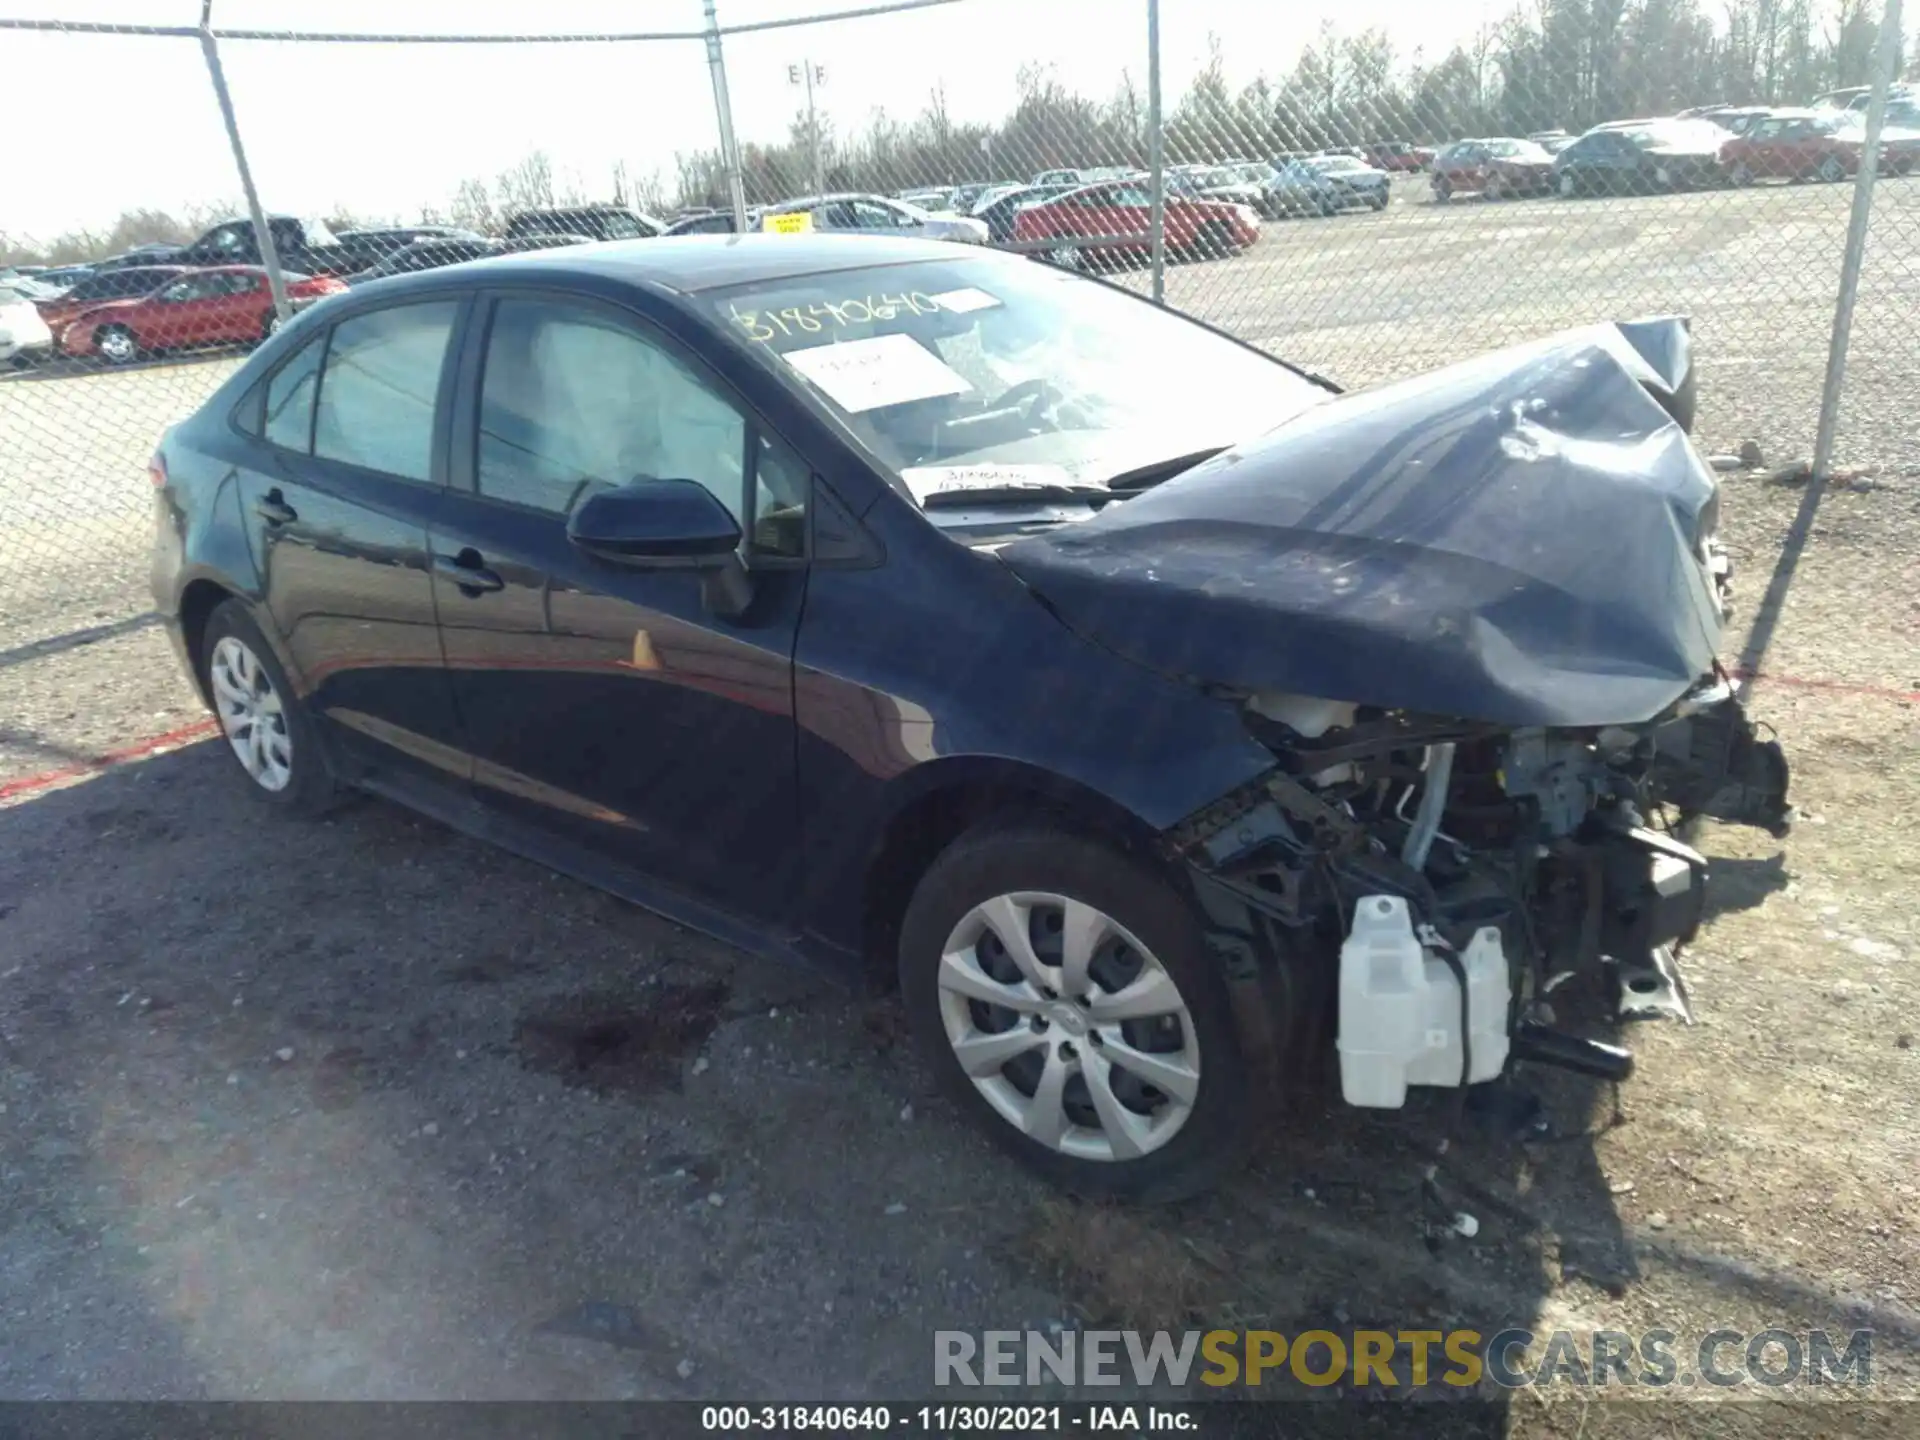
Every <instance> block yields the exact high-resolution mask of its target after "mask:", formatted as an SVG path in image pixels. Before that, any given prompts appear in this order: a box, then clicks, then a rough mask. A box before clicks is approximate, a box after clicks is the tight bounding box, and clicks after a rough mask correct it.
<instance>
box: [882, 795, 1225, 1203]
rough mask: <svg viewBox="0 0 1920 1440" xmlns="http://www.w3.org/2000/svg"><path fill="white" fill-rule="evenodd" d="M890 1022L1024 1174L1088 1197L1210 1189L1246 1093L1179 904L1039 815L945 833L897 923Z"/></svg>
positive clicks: (1149, 875)
mask: <svg viewBox="0 0 1920 1440" xmlns="http://www.w3.org/2000/svg"><path fill="white" fill-rule="evenodd" d="M900 983H901V989H902V992H903V995H904V998H905V1001H906V1005H907V1012H908V1018H909V1020H910V1021H911V1023H912V1025H913V1028H914V1031H915V1033H916V1035H917V1037H918V1039H919V1041H920V1043H921V1045H922V1047H923V1048H924V1050H925V1051H926V1053H927V1055H928V1057H929V1059H930V1060H931V1062H932V1064H933V1066H934V1068H935V1069H936V1070H937V1071H938V1073H939V1077H940V1080H941V1083H942V1085H943V1086H944V1087H945V1089H946V1090H947V1092H948V1093H949V1094H950V1095H952V1097H953V1098H954V1100H955V1101H956V1102H957V1103H958V1104H959V1105H960V1106H961V1108H962V1109H964V1110H966V1111H967V1112H968V1114H969V1115H970V1116H971V1117H972V1119H973V1120H974V1121H975V1122H976V1123H977V1124H979V1125H980V1126H981V1127H983V1128H984V1129H985V1130H987V1131H988V1132H989V1134H990V1135H991V1136H992V1137H993V1138H994V1139H995V1140H996V1141H998V1142H999V1143H1000V1144H1001V1145H1003V1146H1005V1147H1006V1148H1008V1149H1009V1150H1011V1151H1012V1152H1013V1153H1014V1154H1015V1155H1016V1156H1018V1157H1019V1158H1020V1159H1021V1160H1022V1161H1024V1162H1025V1163H1026V1164H1027V1165H1028V1166H1030V1167H1031V1168H1032V1169H1034V1170H1036V1171H1037V1172H1039V1173H1040V1174H1041V1175H1043V1176H1044V1177H1046V1178H1047V1179H1048V1180H1050V1181H1052V1182H1053V1183H1054V1184H1056V1185H1059V1186H1061V1187H1062V1188H1064V1189H1067V1190H1070V1191H1073V1192H1075V1193H1078V1194H1082V1195H1088V1196H1105V1197H1124V1198H1128V1199H1136V1200H1151V1201H1163V1200H1174V1199H1179V1198H1181V1197H1183V1196H1187V1195H1192V1194H1195V1193H1197V1192H1199V1191H1201V1190H1204V1189H1207V1188H1208V1187H1209V1186H1211V1185H1213V1184H1214V1183H1215V1182H1216V1181H1218V1180H1219V1179H1220V1177H1221V1176H1222V1175H1223V1174H1224V1173H1225V1172H1226V1171H1227V1169H1228V1168H1229V1167H1230V1166H1231V1165H1232V1164H1234V1163H1235V1162H1236V1161H1237V1160H1238V1159H1239V1158H1240V1156H1241V1153H1242V1150H1243V1147H1244V1145H1245V1141H1246V1139H1247V1134H1248V1131H1249V1128H1250V1127H1249V1124H1248V1121H1249V1118H1250V1115H1251V1113H1252V1112H1253V1110H1254V1109H1255V1106H1254V1105H1253V1104H1252V1103H1250V1099H1249V1094H1248V1087H1247V1083H1246V1068H1245V1065H1244V1063H1243V1061H1242V1057H1241V1053H1240V1047H1239V1042H1238V1038H1237V1036H1236V1033H1235V1029H1234V1025H1233V1022H1232V1017H1231V1014H1230V1012H1229V1009H1228V1000H1227V994H1226V987H1225V983H1224V981H1223V979H1222V977H1221V975H1220V974H1219V973H1218V971H1217V970H1216V969H1215V968H1214V965H1213V962H1212V961H1211V960H1210V958H1209V957H1208V955H1207V951H1206V947H1205V944H1204V942H1203V939H1202V936H1201V931H1200V926H1199V922H1198V920H1197V918H1196V916H1195V913H1194V910H1193V907H1192V905H1191V903H1190V902H1189V900H1188V899H1187V898H1186V897H1185V896H1183V895H1182V894H1181V893H1179V892H1178V891H1176V890H1175V889H1174V887H1173V886H1172V885H1171V884H1170V883H1169V882H1168V881H1167V880H1166V879H1165V878H1163V877H1162V876H1161V875H1159V874H1157V873H1156V872H1154V871H1153V870H1150V869H1149V868H1147V867H1146V866H1144V865H1142V864H1140V863H1139V862H1137V861H1135V860H1133V859H1130V858H1128V857H1127V856H1125V855H1122V854H1121V853H1119V852H1118V851H1115V850H1113V849H1110V848H1108V847H1107V846H1106V845H1103V844H1100V843H1097V842H1095V841H1092V840H1089V839H1086V838H1083V837H1082V836H1079V835H1076V834H1072V833H1069V832H1066V831H1062V830H1058V829H1053V828H1048V827H1044V826H1041V825H1037V824H1036V825H1021V826H1007V827H987V828H982V829H979V830H976V831H973V832H971V833H969V834H967V835H965V836H963V837H961V839H960V840H958V841H956V842H955V843H954V844H953V845H952V846H951V847H950V848H949V849H948V850H947V851H946V852H945V853H944V854H942V855H941V856H940V858H939V859H938V860H936V861H935V862H934V864H933V867H932V868H931V869H930V870H929V871H928V872H927V874H926V876H925V877H924V878H923V879H922V880H921V881H920V884H919V886H918V887H917V888H916V890H915V891H914V895H913V899H912V901H911V903H910V904H909V905H908V907H907V913H906V918H905V921H904V923H903V925H902V927H901V941H900Z"/></svg>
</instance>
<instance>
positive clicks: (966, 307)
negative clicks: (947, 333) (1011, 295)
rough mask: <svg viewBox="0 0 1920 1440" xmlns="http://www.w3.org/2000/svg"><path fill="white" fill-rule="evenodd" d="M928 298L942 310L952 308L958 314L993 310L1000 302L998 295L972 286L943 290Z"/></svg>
mask: <svg viewBox="0 0 1920 1440" xmlns="http://www.w3.org/2000/svg"><path fill="white" fill-rule="evenodd" d="M928 298H929V299H931V300H932V301H933V303H934V304H936V305H938V306H939V307H940V308H941V309H942V310H951V311H952V312H953V313H954V314H956V315H965V314H966V313H967V312H968V311H971V310H991V309H993V307H994V306H996V305H998V304H999V303H1000V297H999V296H998V295H989V294H988V293H987V292H986V291H984V290H975V289H974V288H973V287H972V286H968V287H967V288H966V289H965V290H942V291H941V292H940V293H939V294H938V295H932V296H929V297H928Z"/></svg>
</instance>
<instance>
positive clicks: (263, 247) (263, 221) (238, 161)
mask: <svg viewBox="0 0 1920 1440" xmlns="http://www.w3.org/2000/svg"><path fill="white" fill-rule="evenodd" d="M200 53H201V54H202V55H204V56H206V58H207V74H208V75H209V76H211V77H212V80H213V98H214V99H215V100H218V101H219V102H220V118H221V119H222V120H224V121H226V124H227V143H228V144H229V145H231V146H232V147H233V163H234V166H235V168H237V169H238V170H239V171H240V188H241V190H242V191H244V192H245V194H246V197H247V214H248V215H250V216H251V217H252V218H253V238H254V242H255V243H256V244H257V245H259V247H260V262H261V263H262V264H263V265H265V266H266V267H267V289H268V290H270V291H271V292H272V294H273V313H274V314H275V315H277V316H279V317H280V319H281V320H283V321H284V320H286V319H287V318H288V317H289V316H291V315H292V314H293V311H292V309H291V308H290V307H289V306H288V304H287V282H286V278H285V277H284V276H283V275H282V274H281V273H280V251H279V248H278V247H277V246H275V244H274V243H273V227H272V226H271V225H269V224H267V216H266V212H265V211H264V210H262V209H261V208H260V192H259V191H258V190H256V189H255V188H254V185H253V171H252V169H251V168H249V166H248V165H247V148H246V146H244V145H242V144H241V143H240V122H239V121H238V120H237V119H235V118H234V113H233V95H232V94H231V93H230V92H229V91H228V89H227V72H226V71H225V70H224V69H222V68H221V65H220V46H219V45H218V44H217V43H216V42H215V40H214V38H213V0H201V4H200Z"/></svg>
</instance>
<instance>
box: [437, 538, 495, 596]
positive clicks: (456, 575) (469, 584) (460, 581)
mask: <svg viewBox="0 0 1920 1440" xmlns="http://www.w3.org/2000/svg"><path fill="white" fill-rule="evenodd" d="M433 569H434V573H435V574H438V575H444V576H446V577H447V579H449V580H451V581H452V582H453V583H454V584H455V585H458V586H459V587H460V589H461V590H463V591H465V592H466V593H467V594H469V595H478V594H481V593H482V592H483V591H487V590H504V589H506V587H507V582H506V581H504V580H502V579H501V578H500V577H499V576H498V575H496V574H494V572H493V571H491V570H489V569H487V566H486V562H485V561H484V560H483V559H481V557H480V552H479V551H478V550H475V549H474V548H473V547H472V546H468V547H467V548H466V549H465V550H462V551H461V552H460V553H459V554H458V555H439V554H436V555H435V556H434V557H433Z"/></svg>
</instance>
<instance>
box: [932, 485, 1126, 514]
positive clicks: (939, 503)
mask: <svg viewBox="0 0 1920 1440" xmlns="http://www.w3.org/2000/svg"><path fill="white" fill-rule="evenodd" d="M1111 499H1113V492H1112V491H1110V490H1108V489H1107V487H1106V486H1104V485H970V486H967V487H965V488H963V489H957V490H935V491H933V492H932V493H931V494H929V495H928V496H926V498H924V499H923V500H921V502H920V505H921V507H922V508H923V509H926V510H938V509H941V508H943V507H945V506H949V505H1020V504H1033V503H1039V504H1045V503H1047V502H1048V501H1058V500H1111Z"/></svg>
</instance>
